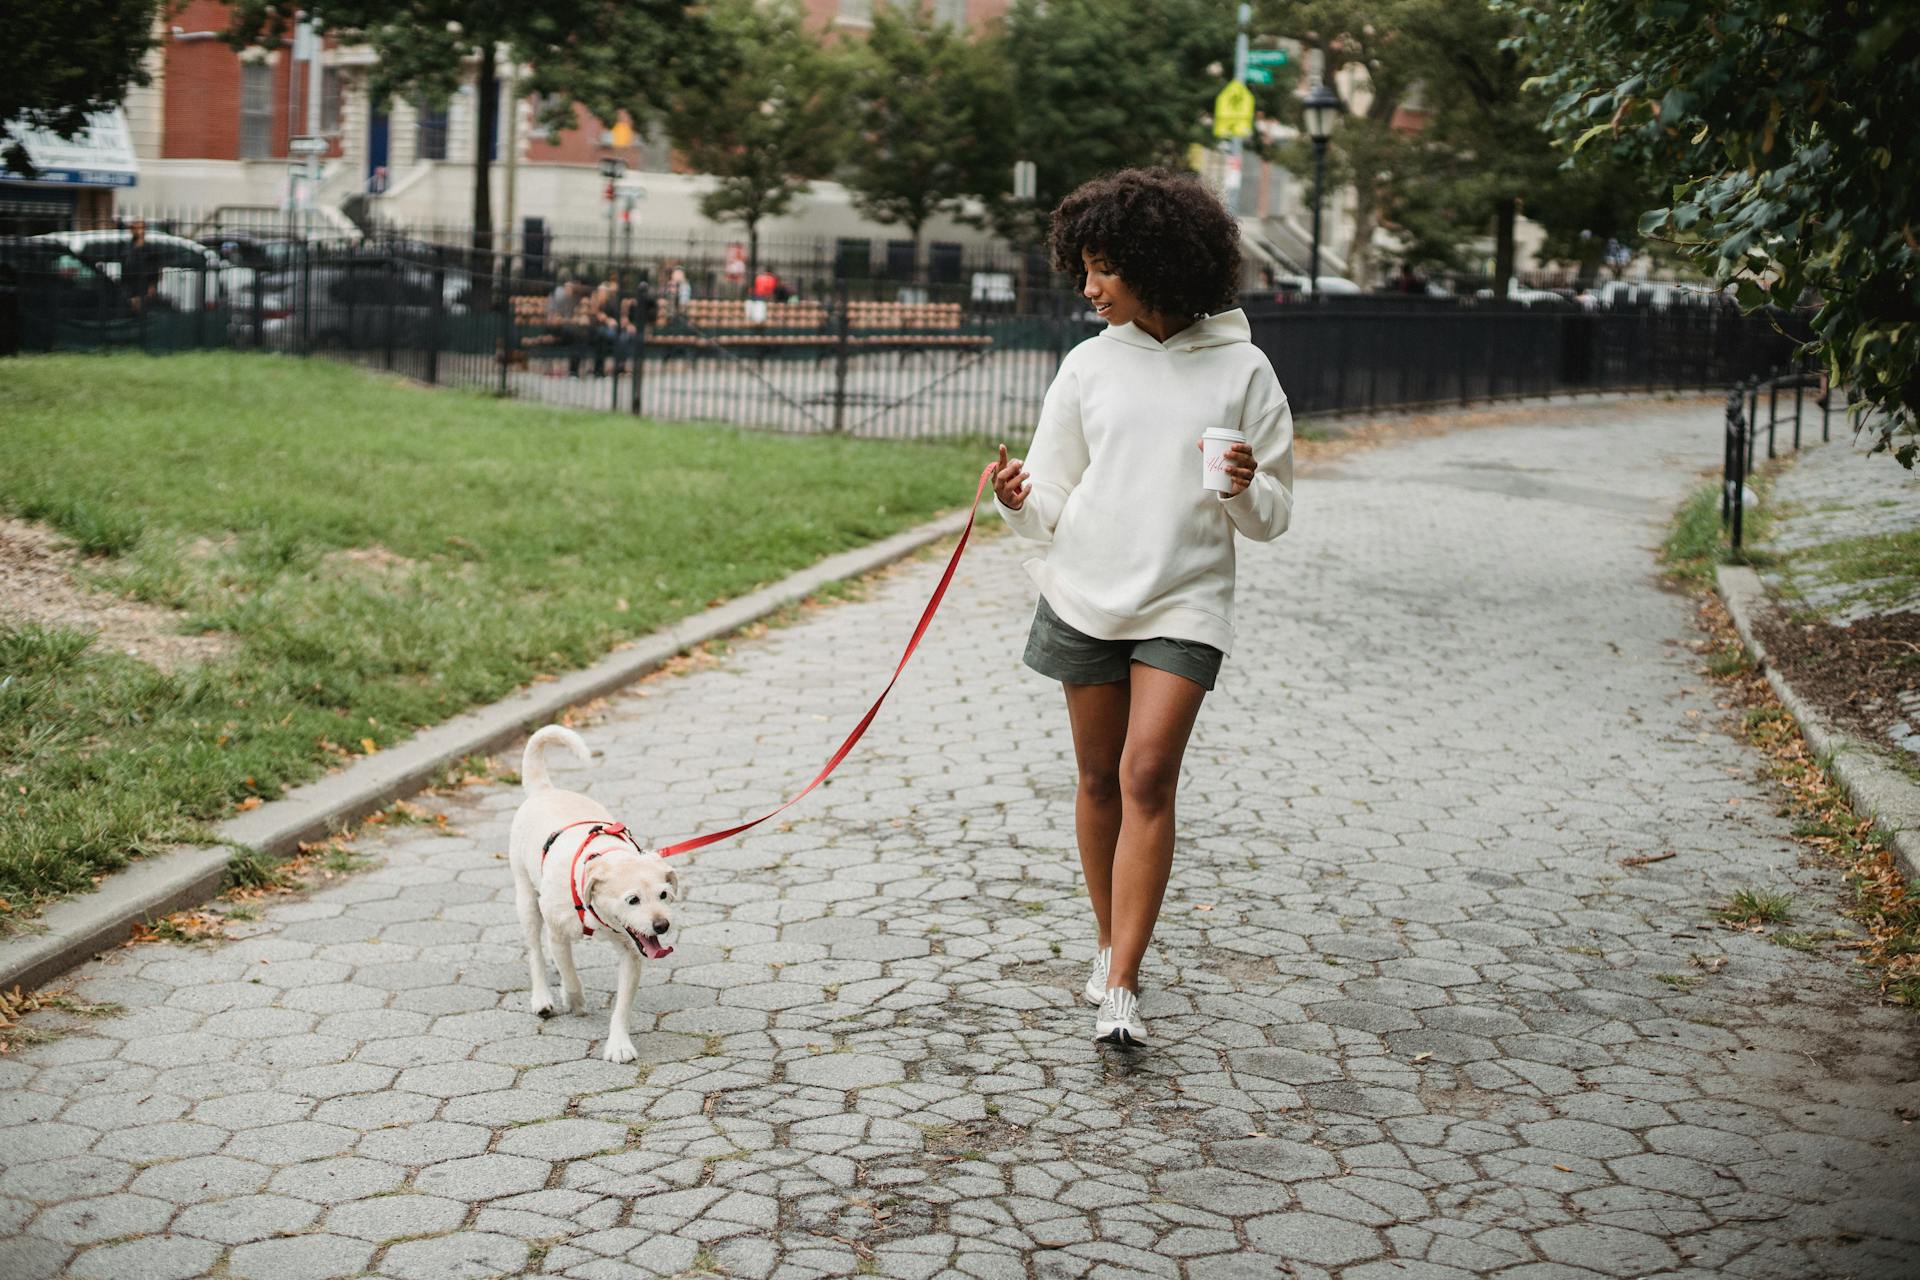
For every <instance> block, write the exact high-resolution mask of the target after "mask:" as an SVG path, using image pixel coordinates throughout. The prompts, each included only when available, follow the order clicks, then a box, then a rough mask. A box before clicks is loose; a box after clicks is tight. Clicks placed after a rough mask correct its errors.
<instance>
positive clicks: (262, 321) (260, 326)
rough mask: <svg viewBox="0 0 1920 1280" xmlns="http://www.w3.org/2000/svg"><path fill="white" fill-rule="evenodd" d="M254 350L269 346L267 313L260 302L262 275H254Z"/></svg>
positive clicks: (256, 273)
mask: <svg viewBox="0 0 1920 1280" xmlns="http://www.w3.org/2000/svg"><path fill="white" fill-rule="evenodd" d="M252 284H253V349H254V350H255V351H258V350H259V349H260V348H262V347H264V346H266V345H267V313H266V308H265V306H264V305H263V304H262V302H261V300H260V273H259V272H258V271H255V272H254V273H253V281H252Z"/></svg>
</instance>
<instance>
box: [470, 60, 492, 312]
mask: <svg viewBox="0 0 1920 1280" xmlns="http://www.w3.org/2000/svg"><path fill="white" fill-rule="evenodd" d="M473 74H474V89H475V93H474V95H473V96H474V102H475V103H476V106H475V119H474V126H475V127H474V130H473V139H474V141H473V256H472V261H471V263H470V264H469V274H470V276H471V278H472V280H473V295H474V296H473V300H472V302H471V303H470V304H469V305H470V306H471V307H472V309H473V310H475V311H485V310H487V309H488V299H489V296H490V294H491V292H492V290H491V289H490V288H489V287H488V279H489V275H490V273H491V271H492V270H493V170H492V168H491V165H492V162H493V142H494V130H495V129H496V128H497V127H498V125H499V120H500V85H499V82H498V81H497V80H495V79H494V74H493V41H491V40H483V41H482V42H481V43H480V65H479V67H478V68H477V69H476V70H475V71H474V73H473Z"/></svg>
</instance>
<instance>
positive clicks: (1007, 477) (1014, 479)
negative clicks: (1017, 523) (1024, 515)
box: [993, 444, 1033, 511]
mask: <svg viewBox="0 0 1920 1280" xmlns="http://www.w3.org/2000/svg"><path fill="white" fill-rule="evenodd" d="M1032 488H1033V478H1032V477H1031V476H1029V475H1027V473H1026V472H1025V471H1024V470H1022V469H1021V462H1020V459H1018V458H1014V459H1012V460H1009V459H1008V458H1007V446H1005V445H1004V444H1003V445H1001V446H1000V460H999V461H998V462H996V463H994V464H993V496H994V497H996V498H998V499H999V500H1000V505H1001V506H1003V507H1005V508H1006V509H1007V510H1009V511H1018V510H1019V509H1020V507H1021V504H1022V503H1024V502H1026V500H1027V493H1028V491H1029V490H1031V489H1032Z"/></svg>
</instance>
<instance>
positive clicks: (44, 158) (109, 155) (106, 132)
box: [0, 107, 140, 187]
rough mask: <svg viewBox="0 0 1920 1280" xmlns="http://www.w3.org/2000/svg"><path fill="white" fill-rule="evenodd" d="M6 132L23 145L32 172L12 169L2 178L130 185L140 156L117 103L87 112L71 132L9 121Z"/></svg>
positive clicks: (53, 183)
mask: <svg viewBox="0 0 1920 1280" xmlns="http://www.w3.org/2000/svg"><path fill="white" fill-rule="evenodd" d="M7 132H8V133H9V134H10V135H11V136H12V137H14V138H17V139H18V140H19V141H20V143H21V145H22V146H24V147H25V148H26V149H27V157H28V158H29V159H30V160H31V161H32V162H33V167H34V169H35V173H34V174H33V176H32V177H28V176H26V175H24V174H20V173H15V172H14V171H13V170H12V169H7V170H5V171H3V172H0V179H4V180H5V181H7V182H26V183H32V184H34V185H36V186H54V187H131V186H133V185H134V184H136V183H137V182H138V181H139V180H140V162H139V161H138V160H137V159H136V158H135V157H134V154H133V135H132V134H130V133H129V132H128V131H127V117H126V113H125V112H123V111H121V110H120V109H119V108H118V107H116V108H114V109H113V110H112V111H98V112H95V113H94V114H92V115H90V116H88V117H87V127H86V128H85V129H83V130H81V131H80V132H79V133H77V134H75V135H74V136H73V137H71V138H62V137H60V136H59V135H58V134H55V133H52V132H50V131H48V130H46V129H33V128H19V127H13V126H9V128H8V130H7Z"/></svg>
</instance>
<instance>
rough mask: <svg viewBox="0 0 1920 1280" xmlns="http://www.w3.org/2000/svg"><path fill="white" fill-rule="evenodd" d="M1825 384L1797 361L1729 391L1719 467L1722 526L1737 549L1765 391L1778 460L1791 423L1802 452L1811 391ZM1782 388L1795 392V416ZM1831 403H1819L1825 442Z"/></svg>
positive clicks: (1771, 452)
mask: <svg viewBox="0 0 1920 1280" xmlns="http://www.w3.org/2000/svg"><path fill="white" fill-rule="evenodd" d="M1820 384H1821V379H1820V375H1819V373H1818V372H1817V371H1816V370H1815V369H1814V367H1813V365H1812V364H1811V363H1810V362H1809V361H1807V360H1806V359H1804V358H1801V357H1796V359H1795V361H1794V363H1793V364H1792V365H1791V366H1776V367H1775V368H1773V369H1771V370H1769V371H1768V373H1767V375H1766V376H1765V377H1752V378H1747V379H1745V380H1744V381H1741V382H1736V383H1735V384H1734V386H1733V387H1732V388H1730V389H1729V390H1728V392H1727V411H1726V423H1725V429H1724V432H1723V435H1724V447H1723V451H1722V459H1721V468H1720V523H1721V524H1722V525H1724V526H1726V528H1727V538H1728V541H1729V543H1730V544H1731V545H1732V547H1733V549H1734V550H1736V551H1737V550H1739V549H1740V547H1741V545H1742V544H1743V541H1744V539H1745V536H1746V505H1747V477H1748V476H1749V475H1751V474H1752V473H1753V453H1754V449H1755V447H1756V445H1757V443H1758V440H1759V435H1760V392H1761V390H1762V389H1763V388H1764V389H1765V391H1766V394H1767V425H1766V430H1767V457H1768V459H1773V458H1777V457H1779V456H1780V451H1781V449H1782V448H1783V447H1785V446H1783V443H1782V440H1781V429H1782V427H1783V426H1784V425H1785V424H1786V423H1789V422H1790V423H1792V425H1793V439H1792V443H1791V448H1792V450H1793V451H1794V452H1796V453H1798V452H1799V450H1800V443H1801V428H1802V418H1803V412H1804V409H1805V406H1806V391H1807V388H1808V387H1813V386H1819V385H1820ZM1783 389H1791V390H1792V392H1793V412H1792V416H1791V417H1788V416H1786V415H1783V414H1782V413H1781V409H1780V392H1781V391H1782V390H1783ZM1832 400H1833V397H1832V394H1831V391H1830V390H1829V391H1825V392H1823V393H1822V394H1821V395H1820V396H1819V397H1818V398H1817V399H1816V400H1815V401H1814V403H1815V404H1816V405H1818V406H1819V409H1820V439H1821V441H1822V442H1823V443H1824V442H1826V441H1829V440H1831V439H1833V420H1832V414H1833V409H1832Z"/></svg>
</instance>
